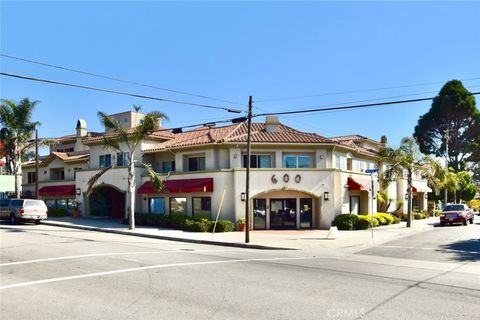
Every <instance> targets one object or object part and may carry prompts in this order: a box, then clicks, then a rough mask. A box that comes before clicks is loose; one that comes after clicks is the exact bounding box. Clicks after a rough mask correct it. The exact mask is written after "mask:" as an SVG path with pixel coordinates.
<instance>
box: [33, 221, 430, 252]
mask: <svg viewBox="0 0 480 320" xmlns="http://www.w3.org/2000/svg"><path fill="white" fill-rule="evenodd" d="M42 224H45V225H51V226H58V227H66V228H75V229H82V230H90V231H100V232H108V233H115V234H123V235H129V236H139V237H148V238H155V239H163V240H172V241H182V242H191V243H203V244H211V245H221V246H231V247H244V248H252V249H270V250H275V249H278V250H282V249H284V250H285V249H293V250H306V251H317V250H327V251H329V250H332V251H338V249H343V251H352V252H354V251H358V250H363V249H365V248H368V247H370V246H373V245H378V244H381V243H384V242H388V241H391V240H395V239H398V238H401V237H404V236H408V235H411V234H414V233H418V232H423V231H427V230H431V229H433V228H434V226H435V225H437V224H438V217H433V218H428V219H423V220H414V221H413V222H412V227H411V228H406V227H405V222H401V223H399V224H394V225H389V226H382V227H378V228H375V229H374V230H373V238H372V232H371V230H358V231H339V232H338V237H337V238H336V239H327V234H328V230H266V231H250V243H248V244H247V243H245V233H244V232H239V231H236V232H226V233H216V234H213V235H212V234H211V233H202V232H185V231H181V230H172V229H158V228H154V227H144V226H137V227H136V229H135V230H129V229H128V226H127V225H124V224H121V223H118V222H116V221H114V220H110V219H94V218H76V219H74V218H71V217H65V218H49V219H48V220H45V221H42Z"/></svg>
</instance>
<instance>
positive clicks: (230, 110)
mask: <svg viewBox="0 0 480 320" xmlns="http://www.w3.org/2000/svg"><path fill="white" fill-rule="evenodd" d="M0 75H2V76H6V77H12V78H18V79H23V80H30V81H37V82H43V83H50V84H57V85H61V86H67V87H73V88H79V89H86V90H93V91H100V92H106V93H113V94H119V95H124V96H130V97H135V98H141V99H148V100H155V101H161V102H170V103H176V104H184V105H190V106H195V107H201V108H209V109H218V110H225V111H228V112H233V113H241V112H242V111H241V110H237V109H232V108H226V107H219V106H212V105H207V104H200V103H194V102H187V101H179V100H172V99H165V98H158V97H153V96H147V95H143V94H137V93H131V92H123V91H115V90H110V89H103V88H97V87H90V86H84V85H80V84H74V83H67V82H61V81H55V80H48V79H40V78H34V77H29V76H24V75H19V74H13V73H7V72H0Z"/></svg>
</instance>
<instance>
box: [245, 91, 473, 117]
mask: <svg viewBox="0 0 480 320" xmlns="http://www.w3.org/2000/svg"><path fill="white" fill-rule="evenodd" d="M478 94H480V92H471V93H466V94H460V95H453V96H442V98H446V97H450V98H453V97H464V96H475V95H478ZM435 98H437V97H429V98H418V99H409V100H397V101H384V102H377V103H367V104H357V105H351V106H341V107H327V108H314V109H303V110H292V111H281V112H268V113H261V114H256V115H254V116H253V117H262V116H275V115H285V114H300V113H313V112H324V111H334V110H350V109H361V108H368V107H380V106H388V105H395V104H404V103H412V102H420V101H429V100H433V99H435Z"/></svg>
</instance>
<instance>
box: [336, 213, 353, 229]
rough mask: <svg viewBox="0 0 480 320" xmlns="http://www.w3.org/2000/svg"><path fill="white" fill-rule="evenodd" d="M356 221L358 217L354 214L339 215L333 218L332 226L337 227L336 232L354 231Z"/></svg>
mask: <svg viewBox="0 0 480 320" xmlns="http://www.w3.org/2000/svg"><path fill="white" fill-rule="evenodd" d="M357 221H358V216H357V215H356V214H350V213H347V214H341V215H338V216H336V217H335V219H334V220H333V221H332V226H334V227H337V228H338V230H355V224H356V223H357Z"/></svg>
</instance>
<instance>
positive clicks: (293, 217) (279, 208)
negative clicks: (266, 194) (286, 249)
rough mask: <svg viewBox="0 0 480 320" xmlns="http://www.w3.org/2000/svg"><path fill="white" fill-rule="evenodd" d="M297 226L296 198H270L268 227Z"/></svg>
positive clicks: (286, 227) (288, 227)
mask: <svg viewBox="0 0 480 320" xmlns="http://www.w3.org/2000/svg"><path fill="white" fill-rule="evenodd" d="M296 228H297V199H271V200H270V229H296Z"/></svg>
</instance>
